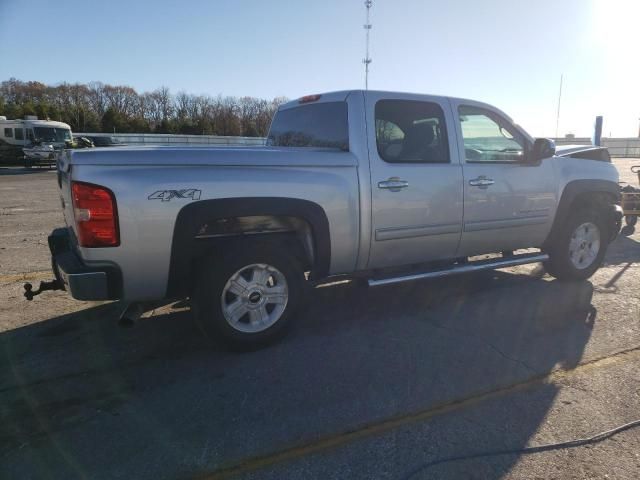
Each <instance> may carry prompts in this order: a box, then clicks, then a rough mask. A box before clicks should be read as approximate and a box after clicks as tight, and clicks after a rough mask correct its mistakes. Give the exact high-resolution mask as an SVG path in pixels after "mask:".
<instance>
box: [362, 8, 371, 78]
mask: <svg viewBox="0 0 640 480" xmlns="http://www.w3.org/2000/svg"><path fill="white" fill-rule="evenodd" d="M372 5H373V1H372V0H365V2H364V6H365V7H367V23H365V24H364V29H365V31H366V56H365V57H364V60H362V63H364V89H365V90H369V64H370V63H371V57H369V32H370V31H371V23H370V22H369V11H370V10H371V7H372Z"/></svg>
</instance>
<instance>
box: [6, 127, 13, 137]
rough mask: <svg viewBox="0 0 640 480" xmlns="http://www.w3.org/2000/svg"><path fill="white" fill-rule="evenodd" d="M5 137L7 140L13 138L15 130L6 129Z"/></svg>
mask: <svg viewBox="0 0 640 480" xmlns="http://www.w3.org/2000/svg"><path fill="white" fill-rule="evenodd" d="M4 136H5V137H6V138H13V128H5V129H4Z"/></svg>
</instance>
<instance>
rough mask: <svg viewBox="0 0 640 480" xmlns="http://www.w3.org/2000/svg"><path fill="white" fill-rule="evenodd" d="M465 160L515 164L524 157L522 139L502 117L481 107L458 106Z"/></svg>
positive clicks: (523, 141) (523, 140)
mask: <svg viewBox="0 0 640 480" xmlns="http://www.w3.org/2000/svg"><path fill="white" fill-rule="evenodd" d="M458 113H459V116H460V125H461V128H462V138H463V141H464V153H465V159H466V161H467V162H470V163H473V162H490V163H496V162H498V163H504V162H506V163H517V162H521V161H522V160H523V159H524V152H525V145H526V143H525V139H524V137H523V136H522V135H521V134H520V133H519V132H518V131H517V130H516V129H515V128H514V127H513V125H511V124H510V123H509V122H507V121H506V120H505V119H503V118H502V117H500V116H499V115H497V114H496V113H494V112H491V111H489V110H485V109H482V108H476V107H470V106H460V107H459V108H458Z"/></svg>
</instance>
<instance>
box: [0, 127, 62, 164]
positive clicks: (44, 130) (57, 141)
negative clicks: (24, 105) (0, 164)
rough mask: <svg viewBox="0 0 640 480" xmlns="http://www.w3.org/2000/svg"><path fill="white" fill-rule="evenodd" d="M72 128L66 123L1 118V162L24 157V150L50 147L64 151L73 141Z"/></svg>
mask: <svg viewBox="0 0 640 480" xmlns="http://www.w3.org/2000/svg"><path fill="white" fill-rule="evenodd" d="M72 140H73V137H72V135H71V127H70V126H69V125H67V124H66V123H62V122H53V121H50V120H38V117H35V116H26V117H25V118H24V119H23V120H7V117H1V116H0V160H3V161H5V162H6V161H12V160H17V159H20V158H22V157H23V155H24V153H23V149H25V148H26V149H30V148H32V147H36V146H37V147H40V146H47V147H48V146H49V145H51V146H52V147H53V149H54V150H62V149H63V148H64V146H65V142H67V141H72Z"/></svg>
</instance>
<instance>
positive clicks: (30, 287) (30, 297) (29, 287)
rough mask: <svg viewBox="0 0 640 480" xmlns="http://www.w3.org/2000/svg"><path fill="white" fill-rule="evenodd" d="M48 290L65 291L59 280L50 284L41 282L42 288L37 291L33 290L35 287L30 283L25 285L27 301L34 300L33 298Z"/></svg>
mask: <svg viewBox="0 0 640 480" xmlns="http://www.w3.org/2000/svg"><path fill="white" fill-rule="evenodd" d="M47 290H64V286H63V285H62V282H60V280H58V279H56V280H51V281H49V282H40V286H39V287H38V289H37V290H35V291H34V290H33V285H31V284H30V283H25V284H24V296H25V298H26V299H27V300H33V297H35V296H36V295H40V294H41V293H42V292H45V291H47Z"/></svg>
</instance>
